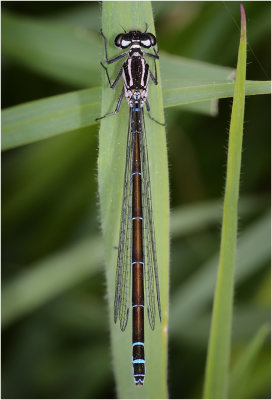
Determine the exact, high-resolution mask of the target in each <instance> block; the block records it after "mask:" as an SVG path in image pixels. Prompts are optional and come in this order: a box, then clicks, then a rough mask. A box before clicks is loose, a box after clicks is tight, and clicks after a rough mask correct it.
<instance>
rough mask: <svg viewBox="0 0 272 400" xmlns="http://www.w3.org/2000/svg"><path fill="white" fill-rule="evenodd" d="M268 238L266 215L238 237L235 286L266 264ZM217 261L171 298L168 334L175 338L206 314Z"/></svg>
mask: <svg viewBox="0 0 272 400" xmlns="http://www.w3.org/2000/svg"><path fill="white" fill-rule="evenodd" d="M269 237H270V214H269V213H267V214H264V215H263V216H261V217H260V218H259V219H257V221H255V222H254V223H252V224H251V225H250V226H249V227H248V228H247V229H246V230H245V231H244V232H243V233H242V234H241V236H240V238H239V245H238V249H237V260H238V262H237V269H236V282H237V284H238V283H242V282H244V281H245V280H246V279H247V278H249V277H250V276H252V275H253V274H254V273H256V272H257V271H258V270H259V268H260V266H263V265H265V264H266V265H267V263H269V257H270V241H269V240H267V238H269ZM252 249H254V253H252V251H251V250H252ZM218 258H219V255H218V254H215V255H214V256H212V257H211V258H210V259H209V260H208V261H207V262H205V264H204V265H203V266H201V268H200V269H199V270H198V271H197V272H196V273H195V274H194V275H193V276H192V278H190V279H187V280H186V281H185V283H184V284H183V285H182V286H180V288H179V289H178V290H177V291H176V292H175V293H174V294H173V295H172V300H171V318H170V330H171V332H172V333H173V334H175V335H178V334H179V332H180V331H181V330H182V329H183V326H184V324H188V325H190V323H191V321H193V320H195V319H196V318H198V316H199V315H201V314H202V312H204V311H205V310H206V307H207V306H208V305H209V303H210V301H211V300H212V297H213V291H214V287H215V283H216V266H217V264H218ZM188 310H190V312H189V313H188Z"/></svg>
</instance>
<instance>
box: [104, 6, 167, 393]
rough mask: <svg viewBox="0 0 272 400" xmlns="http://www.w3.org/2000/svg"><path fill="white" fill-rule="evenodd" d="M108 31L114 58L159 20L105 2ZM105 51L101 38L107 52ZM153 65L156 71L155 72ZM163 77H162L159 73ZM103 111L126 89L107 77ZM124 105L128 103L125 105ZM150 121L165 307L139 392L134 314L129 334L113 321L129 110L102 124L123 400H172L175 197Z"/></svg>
mask: <svg viewBox="0 0 272 400" xmlns="http://www.w3.org/2000/svg"><path fill="white" fill-rule="evenodd" d="M102 10H103V11H102V27H103V30H104V34H105V35H106V37H107V38H108V43H109V57H113V55H116V54H118V52H117V51H116V49H115V48H114V46H113V45H112V43H113V40H114V37H115V35H116V34H118V33H119V32H120V31H122V25H123V24H124V21H125V23H126V26H125V27H124V28H125V29H129V28H130V27H137V28H139V29H142V30H143V29H145V23H147V24H148V26H149V28H148V29H149V30H150V31H151V32H154V24H153V16H152V9H151V3H150V2H103V5H102ZM102 46H104V43H103V40H102V38H101V47H102ZM152 64H153V63H150V65H151V68H152ZM119 68H120V64H119V65H116V66H114V65H113V66H112V68H110V69H109V72H110V76H111V77H114V76H116V73H117V71H118V70H119ZM158 72H159V71H158ZM101 74H102V76H103V92H102V111H101V114H102V115H104V114H105V113H107V112H110V111H112V110H113V109H114V107H115V105H116V102H117V99H118V96H119V95H120V91H121V84H120V85H118V87H117V89H116V90H115V91H112V90H111V89H110V88H109V87H108V82H107V79H106V76H105V73H104V71H101ZM158 81H159V85H158V86H156V87H155V86H154V85H152V83H151V84H150V93H149V98H150V105H151V111H152V113H153V116H154V118H156V119H157V120H159V121H163V120H164V115H163V107H162V94H161V79H160V75H158ZM124 103H126V101H125V100H124ZM145 120H146V131H147V141H148V151H149V165H150V175H151V182H152V203H153V212H154V225H155V234H156V242H157V258H158V268H159V280H160V293H161V303H162V322H161V323H159V322H158V318H157V323H156V328H155V330H154V331H151V329H150V328H149V324H148V321H147V319H146V320H145V326H146V329H145V350H146V369H147V374H146V379H145V383H144V385H143V387H141V388H139V387H136V386H135V384H134V381H133V377H132V366H131V357H132V344H131V335H132V333H131V324H132V323H131V313H130V318H129V321H128V326H127V328H126V331H125V332H121V330H120V327H119V324H118V323H117V324H116V325H115V324H114V321H113V303H114V285H115V270H116V264H117V247H118V242H119V227H120V216H121V203H122V194H123V180H124V167H125V151H126V136H127V129H128V105H127V104H123V105H122V107H121V110H120V112H119V113H118V114H117V115H115V116H111V117H109V118H106V119H103V120H102V121H101V127H100V133H99V159H98V182H99V196H100V205H101V224H102V230H103V235H104V241H105V259H106V278H107V287H108V301H109V318H110V329H111V342H112V356H113V368H114V373H115V378H116V382H117V393H118V397H119V398H166V397H167V383H166V377H167V336H168V335H167V331H168V248H169V234H168V232H169V226H168V225H169V222H168V221H169V197H168V196H169V195H168V170H167V152H166V140H165V130H164V128H163V127H161V126H159V125H158V124H156V123H154V122H153V121H150V119H149V118H148V117H146V118H145Z"/></svg>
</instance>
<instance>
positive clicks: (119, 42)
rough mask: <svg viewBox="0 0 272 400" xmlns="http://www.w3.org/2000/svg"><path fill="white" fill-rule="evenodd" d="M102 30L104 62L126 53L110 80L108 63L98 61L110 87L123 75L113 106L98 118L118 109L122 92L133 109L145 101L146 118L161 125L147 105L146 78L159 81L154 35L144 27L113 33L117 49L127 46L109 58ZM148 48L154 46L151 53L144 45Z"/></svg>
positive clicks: (122, 96) (116, 58) (113, 86)
mask: <svg viewBox="0 0 272 400" xmlns="http://www.w3.org/2000/svg"><path fill="white" fill-rule="evenodd" d="M101 34H102V36H103V38H104V42H105V55H106V62H107V64H112V63H114V62H116V61H118V60H121V59H122V58H125V57H126V60H125V61H124V63H123V65H122V67H121V69H120V71H119V72H118V74H117V76H116V78H115V79H114V81H113V82H111V79H110V77H109V74H108V69H107V67H105V65H104V64H103V63H102V62H101V65H102V67H103V68H104V69H105V71H106V75H107V79H108V82H109V85H110V88H111V89H114V88H115V87H116V85H117V83H118V82H119V80H120V78H121V77H123V82H124V85H123V89H122V92H121V94H120V97H119V99H118V102H117V105H116V108H115V110H114V111H113V112H111V113H108V114H105V115H103V116H102V117H100V118H97V119H102V118H105V117H108V116H110V115H114V114H116V113H118V111H119V110H120V106H121V103H122V100H123V98H124V96H125V97H126V99H127V102H128V104H129V107H130V108H134V109H135V110H137V109H138V108H139V109H142V108H143V106H144V105H145V106H146V110H147V112H148V116H149V118H150V119H152V120H153V121H155V122H157V123H158V124H160V125H164V124H163V123H160V122H158V121H157V120H155V119H154V118H153V117H152V116H151V115H150V106H149V102H148V83H149V78H150V79H151V80H152V82H153V83H154V84H155V85H157V84H158V80H157V67H156V62H155V61H156V60H158V59H159V55H158V50H156V48H155V46H156V44H157V40H156V37H155V36H154V35H153V34H152V33H150V32H146V31H145V32H141V31H129V32H125V33H120V34H119V35H117V36H116V38H115V40H114V44H115V46H116V47H118V48H120V49H128V50H126V51H124V52H123V53H121V54H119V55H118V56H116V57H114V58H111V59H109V58H108V48H107V39H106V37H105V36H104V34H103V32H102V31H101ZM151 48H152V50H153V53H149V52H148V51H145V50H146V49H151ZM145 57H149V58H151V59H152V60H153V61H154V68H155V74H154V75H153V73H152V72H151V70H150V68H149V65H148V63H147V62H146V60H145Z"/></svg>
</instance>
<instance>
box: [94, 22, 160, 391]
mask: <svg viewBox="0 0 272 400" xmlns="http://www.w3.org/2000/svg"><path fill="white" fill-rule="evenodd" d="M146 31H147V29H146V30H145V32H140V31H130V32H125V33H121V34H119V35H117V36H116V38H115V45H116V47H118V48H121V49H127V48H128V50H127V51H125V52H123V53H121V54H119V55H118V56H116V57H114V58H112V59H109V58H108V50H107V39H106V37H105V36H104V34H103V32H102V31H101V34H102V36H103V38H104V42H105V55H106V62H107V64H111V63H114V62H116V61H118V60H120V59H121V58H124V57H126V60H125V62H124V63H123V65H122V67H121V69H120V71H119V73H118V75H117V76H116V78H115V80H114V81H113V83H111V80H110V77H109V74H108V70H107V68H106V67H105V66H104V65H103V64H102V63H101V65H102V67H103V68H104V69H105V71H106V74H107V78H108V81H109V85H110V87H111V88H112V89H113V88H115V87H116V85H117V83H118V81H119V79H120V78H121V76H123V81H124V85H123V88H122V91H121V94H120V97H119V99H118V102H117V105H116V108H115V110H114V111H113V112H111V113H109V114H106V115H104V116H103V117H100V118H97V119H102V118H105V117H107V116H110V115H113V114H116V113H117V112H118V111H119V109H120V106H121V102H122V100H123V97H124V95H125V97H126V100H127V102H128V105H129V116H130V118H129V127H128V136H127V153H126V165H125V176H124V192H123V204H122V212H121V223H120V237H119V247H118V258H117V269H116V281H115V300H114V321H115V322H116V321H117V319H118V318H119V321H120V328H121V330H122V331H124V330H125V329H126V326H127V322H128V316H129V309H130V305H131V299H130V294H131V291H130V290H131V286H132V347H133V350H132V355H133V356H132V364H133V375H134V381H135V383H136V385H143V383H144V377H145V352H144V309H145V307H146V309H147V315H148V320H149V324H150V327H151V329H152V330H154V328H155V315H156V300H155V298H157V304H158V311H159V318H160V320H161V304H160V291H159V279H158V265H157V256H156V242H155V232H154V224H153V215H152V198H151V182H150V174H149V164H148V152H147V142H146V132H145V123H144V112H143V107H144V105H145V106H146V110H147V112H148V115H149V117H150V118H151V119H152V120H153V121H155V122H157V123H159V124H161V123H160V122H158V121H156V120H155V119H154V118H153V117H152V116H151V115H150V107H149V103H148V99H147V98H148V84H149V78H151V80H152V81H153V83H154V84H155V85H157V84H158V81H157V68H156V60H158V59H159V56H158V51H157V50H156V49H155V46H156V38H155V36H154V35H153V34H152V33H149V32H146ZM149 48H152V49H153V52H154V54H153V53H149V52H146V51H144V50H143V49H149ZM144 57H149V58H151V59H153V60H154V66H155V74H154V75H153V74H152V72H151V70H150V68H149V65H148V63H147V62H146V60H145V58H144ZM161 125H163V124H161ZM155 287H156V289H155ZM155 292H156V293H155Z"/></svg>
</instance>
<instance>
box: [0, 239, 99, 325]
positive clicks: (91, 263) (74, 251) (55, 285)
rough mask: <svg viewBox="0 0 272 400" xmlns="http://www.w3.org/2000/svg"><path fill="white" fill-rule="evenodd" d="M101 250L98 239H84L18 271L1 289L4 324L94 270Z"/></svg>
mask: <svg viewBox="0 0 272 400" xmlns="http://www.w3.org/2000/svg"><path fill="white" fill-rule="evenodd" d="M102 253H103V250H102V243H101V241H100V240H99V239H97V238H93V239H90V238H87V239H86V240H82V241H81V242H80V243H79V244H77V245H75V246H73V247H72V248H70V249H68V250H67V249H66V250H63V251H60V252H58V253H56V254H53V255H52V256H51V257H47V258H46V259H45V260H42V261H40V262H38V263H37V264H35V265H33V266H31V268H30V269H29V270H28V271H24V272H23V273H22V274H18V275H17V276H16V277H15V278H14V279H13V280H12V281H10V282H9V283H8V284H6V285H5V286H4V287H3V290H2V301H3V305H4V306H3V308H2V324H3V326H6V325H8V324H10V323H11V322H13V321H14V320H16V319H17V318H18V317H21V316H23V315H25V314H26V313H29V312H31V311H32V310H34V309H36V308H37V307H39V306H40V305H41V304H44V303H45V302H47V301H48V300H51V299H52V298H53V297H54V296H56V295H58V294H60V293H62V292H63V291H65V290H66V289H68V288H70V287H72V286H73V285H75V284H76V283H79V282H82V281H83V280H84V279H86V277H89V276H91V275H92V274H94V273H96V272H97V270H98V267H99V265H100V263H101V259H102Z"/></svg>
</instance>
